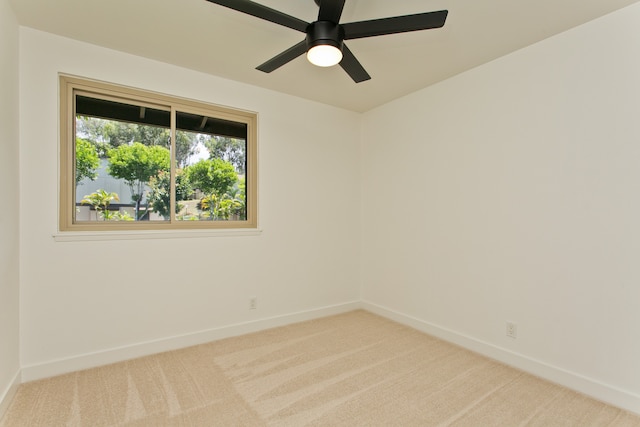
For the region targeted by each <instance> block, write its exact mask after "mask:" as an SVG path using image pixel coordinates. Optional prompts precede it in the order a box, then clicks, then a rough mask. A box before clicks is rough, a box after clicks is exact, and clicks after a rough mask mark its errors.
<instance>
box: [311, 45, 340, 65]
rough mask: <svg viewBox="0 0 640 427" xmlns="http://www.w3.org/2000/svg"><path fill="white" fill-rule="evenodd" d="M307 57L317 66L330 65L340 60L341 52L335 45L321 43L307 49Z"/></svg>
mask: <svg viewBox="0 0 640 427" xmlns="http://www.w3.org/2000/svg"><path fill="white" fill-rule="evenodd" d="M307 59H308V60H309V62H311V63H312V64H313V65H317V66H318V67H331V66H333V65H336V64H338V63H339V62H340V61H342V52H341V51H340V49H338V48H337V47H335V46H331V45H326V44H321V45H318V46H314V47H312V48H311V49H309V51H308V52H307Z"/></svg>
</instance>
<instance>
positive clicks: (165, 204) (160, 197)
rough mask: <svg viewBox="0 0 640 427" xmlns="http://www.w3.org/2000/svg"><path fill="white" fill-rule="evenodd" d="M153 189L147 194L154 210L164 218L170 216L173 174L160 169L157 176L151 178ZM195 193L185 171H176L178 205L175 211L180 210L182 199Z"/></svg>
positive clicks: (150, 182)
mask: <svg viewBox="0 0 640 427" xmlns="http://www.w3.org/2000/svg"><path fill="white" fill-rule="evenodd" d="M149 187H150V188H151V190H150V191H149V194H148V195H147V199H148V200H149V204H150V205H151V208H152V209H153V211H154V212H156V213H158V214H159V215H162V216H163V217H164V219H166V220H168V219H169V218H170V216H171V215H170V207H169V205H170V201H171V194H170V191H171V174H170V172H169V171H160V172H159V173H158V175H157V176H154V177H151V179H150V180H149ZM192 193H193V190H192V189H191V184H190V183H189V180H188V179H187V177H186V175H185V174H184V173H183V171H181V170H178V171H177V172H176V206H175V213H178V212H180V210H181V209H182V207H183V206H182V205H181V204H180V203H178V201H180V200H187V199H188V198H189V196H190V195H191V194H192Z"/></svg>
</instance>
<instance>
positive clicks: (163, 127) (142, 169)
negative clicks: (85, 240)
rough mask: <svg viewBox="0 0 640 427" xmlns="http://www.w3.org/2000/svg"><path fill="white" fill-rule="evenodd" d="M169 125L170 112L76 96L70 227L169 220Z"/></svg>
mask: <svg viewBox="0 0 640 427" xmlns="http://www.w3.org/2000/svg"><path fill="white" fill-rule="evenodd" d="M170 124H171V122H170V112H169V111H165V110H161V109H156V108H150V107H145V106H139V105H132V104H127V103H122V102H116V101H111V100H105V99H98V98H92V97H90V96H83V95H77V96H76V117H75V129H76V134H75V141H76V142H75V151H74V159H75V180H76V182H75V206H76V209H75V216H74V220H75V222H87V221H88V222H90V221H164V220H168V219H169V218H168V216H167V215H166V212H168V209H169V207H168V204H169V200H168V197H164V196H163V195H164V194H167V195H168V194H170V188H169V181H170V180H169V179H168V177H169V174H170V170H171V160H170V159H171V154H170V147H171V143H170ZM164 203H166V206H165V205H163V204H164Z"/></svg>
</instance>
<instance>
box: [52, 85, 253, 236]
mask: <svg viewBox="0 0 640 427" xmlns="http://www.w3.org/2000/svg"><path fill="white" fill-rule="evenodd" d="M60 121H61V122H60V231H98V230H112V231H115V230H162V229H194V228H195V229H217V228H224V229H229V228H256V226H257V176H256V171H257V167H256V161H257V159H256V157H257V153H256V151H257V143H256V139H257V130H256V126H257V116H256V114H255V113H250V112H245V111H239V110H233V109H229V108H223V107H219V106H214V105H210V104H205V103H201V102H195V101H191V100H186V99H180V98H175V97H170V96H167V95H161V94H157V93H152V92H145V91H142V90H136V89H131V88H126V87H122V86H116V85H111V84H107V83H101V82H95V81H90V80H84V79H79V78H75V77H70V76H61V77H60Z"/></svg>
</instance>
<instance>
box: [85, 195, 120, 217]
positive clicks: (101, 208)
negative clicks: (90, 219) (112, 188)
mask: <svg viewBox="0 0 640 427" xmlns="http://www.w3.org/2000/svg"><path fill="white" fill-rule="evenodd" d="M114 200H116V201H119V200H120V198H119V197H118V195H117V194H116V193H109V192H107V191H105V190H102V189H100V190H97V191H95V192H93V193H91V194H88V195H86V196H84V198H83V199H82V200H81V201H80V203H81V204H83V205H85V204H87V205H91V206H93V209H95V211H96V221H97V220H98V215H99V214H100V213H102V215H101V216H102V219H103V221H106V220H109V219H111V215H112V213H110V212H109V209H108V208H109V205H110V204H111V202H113V201H114Z"/></svg>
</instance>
